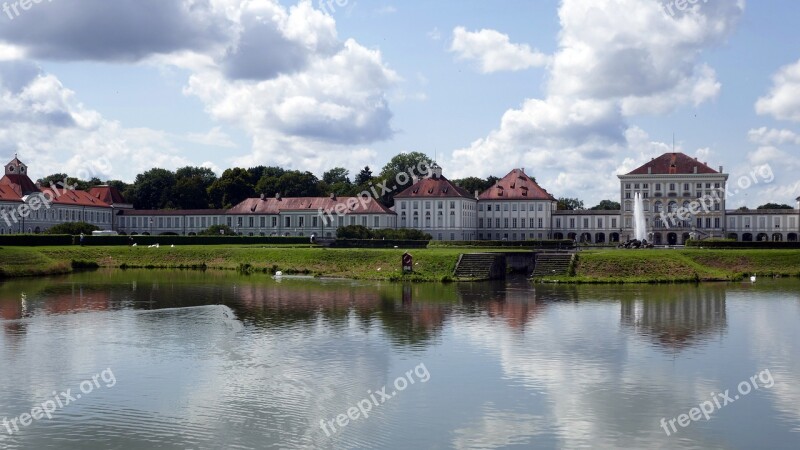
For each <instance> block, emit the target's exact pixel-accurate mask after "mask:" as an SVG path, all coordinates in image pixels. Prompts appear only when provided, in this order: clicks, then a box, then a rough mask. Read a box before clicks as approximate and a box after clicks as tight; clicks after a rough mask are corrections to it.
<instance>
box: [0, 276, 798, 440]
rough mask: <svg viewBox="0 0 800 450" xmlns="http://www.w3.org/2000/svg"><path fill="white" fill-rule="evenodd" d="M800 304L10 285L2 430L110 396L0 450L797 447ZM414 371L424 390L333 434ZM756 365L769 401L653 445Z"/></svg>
mask: <svg viewBox="0 0 800 450" xmlns="http://www.w3.org/2000/svg"><path fill="white" fill-rule="evenodd" d="M23 292H24V293H25V296H24V297H23V296H22V295H21V293H23ZM797 292H800V282H798V281H797V280H783V281H779V282H775V283H759V285H758V286H750V285H749V284H747V285H736V284H731V285H724V284H720V285H702V286H693V285H686V286H558V285H531V284H529V283H528V281H527V280H525V279H511V280H508V281H506V282H491V283H464V284H450V285H443V284H403V285H401V284H389V283H366V282H355V281H345V280H315V279H292V278H285V279H283V280H282V281H281V282H280V283H277V282H275V281H274V280H272V279H270V278H268V277H263V276H251V277H248V276H242V275H238V274H235V273H231V272H190V271H170V272H148V271H98V272H90V273H82V274H73V275H70V276H65V277H59V278H51V279H39V280H14V281H9V282H5V283H2V284H0V318H2V320H0V326H2V329H3V332H2V333H0V362H2V364H0V377H2V378H3V379H8V380H17V381H16V382H14V383H9V384H7V385H6V387H5V388H4V389H3V390H0V420H1V419H2V418H3V417H15V416H18V415H19V414H20V413H22V412H25V411H30V408H31V406H33V405H35V404H36V402H37V400H38V399H40V398H42V397H43V396H46V395H47V394H49V393H50V392H52V390H62V389H67V388H69V387H71V386H73V385H74V383H75V382H76V381H80V380H83V379H86V375H87V373H89V374H91V373H96V372H97V371H99V370H103V369H105V368H106V367H110V368H112V369H113V371H114V374H115V375H116V377H117V379H118V381H119V384H118V385H117V386H116V387H115V388H114V389H113V390H108V391H103V392H98V395H97V396H94V395H93V396H92V398H88V399H86V402H82V403H80V404H78V405H76V407H75V408H71V409H65V410H64V411H63V414H61V415H60V416H59V417H58V418H54V420H52V421H42V422H40V423H37V424H36V425H35V426H31V427H30V428H28V429H26V430H24V432H23V433H20V434H19V435H14V436H8V435H7V434H5V435H4V434H3V433H2V429H0V448H3V449H14V450H16V449H23V448H53V449H56V448H58V449H61V448H66V449H70V448H80V449H86V448H88V449H93V448H109V447H111V448H125V449H128V448H132V449H138V448H154V447H155V448H168V449H172V448H242V449H251V448H259V449H260V448H281V449H284V448H370V449H371V448H398V449H399V448H565V447H566V448H574V447H597V448H653V447H657V448H658V447H660V448H754V447H768V448H795V447H796V445H795V444H796V443H797V438H798V433H800V413H798V412H797V408H796V404H797V399H798V398H800V388H798V385H800V382H798V380H797V376H796V375H795V374H796V373H800V366H798V364H800V361H799V360H800V358H799V357H798V355H800V335H798V332H799V331H798V327H797V326H796V324H797V319H798V318H799V317H800V308H798V302H797V298H798V294H797ZM664 350H668V351H664ZM419 363H425V365H426V366H427V368H428V369H429V371H430V374H431V377H430V381H429V382H427V383H425V384H424V385H420V384H418V385H415V386H414V388H413V389H408V390H406V391H404V392H402V393H400V394H398V395H397V397H396V398H393V399H392V400H391V402H390V403H387V405H384V406H382V407H381V408H376V409H374V410H373V414H372V415H371V416H370V417H369V419H368V420H358V421H354V422H352V423H351V424H350V425H348V426H347V427H345V428H343V431H342V432H341V433H339V434H337V435H335V436H326V435H325V434H324V433H323V432H322V431H321V429H320V427H319V420H321V419H330V418H331V417H335V416H336V415H338V414H341V413H342V412H344V411H347V409H348V408H349V407H350V406H353V405H354V404H356V402H358V401H359V400H361V399H363V398H365V397H367V392H368V390H372V391H373V392H374V390H375V389H378V388H380V387H381V386H383V385H386V384H388V383H391V382H392V381H393V380H394V379H396V378H397V377H398V376H401V375H403V372H404V371H406V370H408V369H409V368H411V367H414V366H416V365H417V364H419ZM765 368H769V369H770V371H771V372H772V373H773V374H774V378H775V386H774V388H773V389H771V390H769V391H766V390H763V391H759V392H755V393H753V394H751V395H749V396H748V398H747V400H743V401H742V402H741V403H738V404H737V405H736V406H730V407H728V408H727V409H726V410H724V411H722V412H720V414H718V415H717V416H715V417H714V419H713V420H711V421H709V422H699V423H696V424H693V425H692V427H691V428H688V429H686V430H683V431H682V432H681V434H680V436H679V437H678V438H667V437H666V436H665V435H664V434H663V432H662V431H661V429H660V427H659V420H660V419H661V418H662V417H673V416H675V415H676V414H680V413H682V412H684V411H686V410H687V408H688V407H691V406H693V405H696V404H697V403H698V402H699V401H702V400H704V399H706V398H708V393H709V392H711V391H714V392H721V391H723V390H724V389H728V388H731V387H735V386H736V383H738V382H739V381H741V380H742V379H744V378H746V377H747V376H749V375H752V374H753V373H756V372H757V371H759V370H763V369H765ZM87 436H88V437H91V438H92V439H91V440H87Z"/></svg>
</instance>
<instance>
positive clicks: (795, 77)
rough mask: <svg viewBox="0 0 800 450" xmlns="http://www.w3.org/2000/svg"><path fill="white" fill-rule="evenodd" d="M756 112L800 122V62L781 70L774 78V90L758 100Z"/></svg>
mask: <svg viewBox="0 0 800 450" xmlns="http://www.w3.org/2000/svg"><path fill="white" fill-rule="evenodd" d="M756 112H758V113H759V114H762V115H770V116H772V117H774V118H776V119H780V120H791V121H794V122H800V61H797V62H796V63H794V64H791V65H788V66H785V67H783V68H781V69H780V70H779V71H778V73H777V74H775V75H774V76H773V77H772V89H771V90H770V92H769V94H767V95H766V96H764V97H761V98H759V99H758V101H757V102H756Z"/></svg>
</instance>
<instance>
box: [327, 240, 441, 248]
mask: <svg viewBox="0 0 800 450" xmlns="http://www.w3.org/2000/svg"><path fill="white" fill-rule="evenodd" d="M428 242H429V241H410V240H399V239H336V241H334V242H333V244H331V247H335V248H394V247H397V248H425V247H427V246H428Z"/></svg>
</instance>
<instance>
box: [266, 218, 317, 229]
mask: <svg viewBox="0 0 800 450" xmlns="http://www.w3.org/2000/svg"><path fill="white" fill-rule="evenodd" d="M261 226H262V227H263V226H264V225H261ZM311 226H312V227H314V228H316V227H318V226H319V217H317V216H312V217H311Z"/></svg>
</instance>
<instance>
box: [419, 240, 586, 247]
mask: <svg viewBox="0 0 800 450" xmlns="http://www.w3.org/2000/svg"><path fill="white" fill-rule="evenodd" d="M433 245H434V246H436V247H521V248H547V249H567V248H575V241H573V240H571V239H551V240H530V241H436V243H434V244H433Z"/></svg>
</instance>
